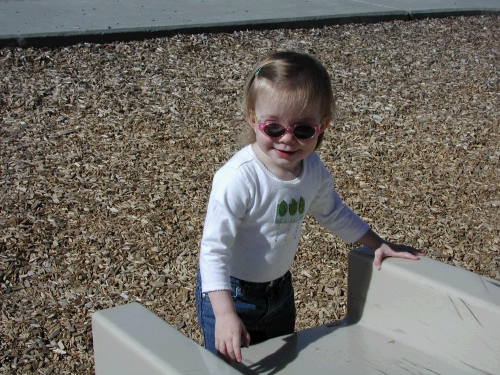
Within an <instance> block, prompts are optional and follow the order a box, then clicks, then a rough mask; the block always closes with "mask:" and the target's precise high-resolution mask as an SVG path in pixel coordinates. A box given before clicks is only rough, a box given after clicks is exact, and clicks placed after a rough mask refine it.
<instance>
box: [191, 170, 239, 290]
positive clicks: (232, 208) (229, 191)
mask: <svg viewBox="0 0 500 375" xmlns="http://www.w3.org/2000/svg"><path fill="white" fill-rule="evenodd" d="M248 197H249V193H248V187H247V186H246V184H245V183H244V181H243V179H241V178H240V177H239V174H238V173H237V171H235V170H234V169H231V168H222V169H220V170H219V171H218V172H217V173H216V174H215V176H214V180H213V183H212V191H211V193H210V198H209V202H208V207H207V214H206V217H205V224H204V229H203V236H202V240H201V245H200V272H201V279H202V291H203V292H211V291H216V290H228V289H230V288H231V284H230V281H229V273H230V259H231V256H232V254H231V249H232V246H233V243H234V239H235V238H236V233H237V228H238V226H239V224H240V223H241V220H242V218H243V217H244V215H245V212H246V207H247V202H248Z"/></svg>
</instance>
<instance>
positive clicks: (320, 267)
mask: <svg viewBox="0 0 500 375" xmlns="http://www.w3.org/2000/svg"><path fill="white" fill-rule="evenodd" d="M499 31H500V22H499V18H498V17H494V16H492V17H470V18H448V19H431V20H422V21H418V22H389V23H378V24H372V25H343V26H333V27H325V28H321V29H312V30H304V29H299V30H274V31H248V32H236V33H233V34H216V35H212V34H201V35H179V36H175V37H172V38H162V39H155V40H147V41H142V42H129V43H112V44H108V45H93V44H92V45H91V44H82V45H77V46H73V47H67V48H53V49H45V48H43V49H2V50H0V71H1V74H0V77H1V79H0V125H1V129H0V132H1V134H0V137H1V146H0V168H1V179H0V202H1V203H0V210H1V211H0V293H1V295H0V298H1V325H0V373H5V374H8V373H9V374H10V373H13V374H14V373H15V374H69V373H89V374H91V373H93V362H92V360H93V351H92V335H91V317H92V313H93V312H95V311H97V310H100V309H105V308H109V307H113V306H117V305H121V304H124V303H129V302H131V301H140V302H141V303H142V304H144V305H145V306H146V307H148V308H149V309H151V310H152V311H154V312H155V313H156V314H158V315H159V316H161V317H162V318H164V319H165V320H166V321H167V322H168V323H170V324H171V325H173V326H175V327H177V328H178V329H180V330H181V331H182V332H183V333H184V334H186V335H187V336H189V337H191V338H192V339H193V340H195V341H196V342H201V333H200V330H199V328H198V324H197V321H196V312H195V306H194V300H193V289H194V281H195V269H196V265H197V256H198V244H199V241H200V237H201V232H202V228H203V220H204V214H205V210H206V204H207V199H208V194H209V191H210V185H211V178H212V176H213V174H214V172H215V171H216V170H217V169H218V168H219V167H220V166H221V165H222V163H224V162H225V161H226V160H227V159H228V158H229V157H230V156H231V155H232V154H233V153H234V152H235V151H236V149H237V147H238V146H237V145H236V143H235V137H236V136H237V134H238V133H239V132H240V131H241V130H242V129H243V128H244V126H245V125H244V121H243V114H242V112H241V109H240V98H241V95H242V89H243V85H244V81H245V78H246V76H247V74H248V73H249V72H250V70H251V68H252V67H253V65H254V64H255V63H256V62H257V61H258V60H259V59H260V58H262V57H263V56H265V55H266V54H268V53H270V52H274V51H276V50H289V49H292V50H298V51H302V52H308V53H311V54H313V55H315V56H316V57H318V58H319V59H320V60H321V61H323V62H324V64H325V66H326V67H327V69H328V70H329V72H330V73H331V76H332V81H333V83H334V86H335V89H336V91H337V104H338V116H337V119H336V120H335V122H334V123H333V124H332V126H331V128H330V129H329V130H328V133H327V135H326V138H325V142H324V144H323V146H322V148H321V150H320V151H319V154H320V156H321V158H322V159H323V160H324V161H325V163H326V165H327V167H328V168H329V170H330V171H331V172H332V174H333V175H334V177H335V179H336V185H337V189H338V191H339V193H340V194H341V196H342V197H343V198H344V200H345V201H346V202H347V203H348V204H349V205H350V206H351V207H352V208H353V209H354V210H355V211H356V212H357V213H358V214H359V215H360V216H361V217H362V218H364V219H365V220H366V221H367V222H368V223H369V224H370V225H371V226H372V227H373V228H374V229H375V231H377V232H378V233H379V234H381V235H382V236H384V237H385V238H387V239H389V240H392V241H395V242H401V243H405V244H408V245H412V246H414V247H418V248H420V249H422V250H424V251H426V252H427V253H428V255H429V256H431V257H434V258H438V259H440V260H442V261H445V262H447V263H450V264H455V265H457V266H460V267H463V268H465V269H468V270H471V271H474V272H477V273H479V274H482V275H486V276H488V277H491V278H494V279H496V280H500V274H499V266H500V252H499V246H500V243H499V242H500V240H499V230H500V222H499V215H498V212H499V211H498V210H499V208H498V207H499V206H500V194H499V189H498V187H499V184H500V166H499V158H500V147H499V145H500V139H499V117H500V115H499V113H500V111H499V79H500V78H499V61H500V56H499V54H500V32H499ZM351 247H352V245H351V246H347V245H345V244H344V243H342V242H341V241H340V240H339V239H337V238H336V237H335V236H333V235H331V234H329V233H327V232H326V231H324V230H322V229H321V228H319V227H318V226H317V225H316V224H315V222H314V221H313V220H312V219H310V218H308V219H307V220H306V222H305V224H304V231H303V238H302V241H301V248H300V252H299V253H298V255H297V257H296V262H295V263H294V266H293V270H292V271H293V274H294V285H295V288H296V301H297V308H298V322H297V329H304V328H307V327H312V326H316V325H319V324H323V323H326V322H331V321H334V320H336V319H340V318H342V317H343V316H344V314H345V312H346V309H345V308H346V290H347V285H346V273H347V258H346V257H347V253H348V251H349V249H350V248H351ZM382 269H383V266H382Z"/></svg>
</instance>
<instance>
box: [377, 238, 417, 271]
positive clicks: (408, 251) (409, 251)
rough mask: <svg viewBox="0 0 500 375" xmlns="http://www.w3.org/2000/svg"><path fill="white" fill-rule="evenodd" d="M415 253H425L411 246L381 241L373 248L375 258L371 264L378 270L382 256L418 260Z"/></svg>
mask: <svg viewBox="0 0 500 375" xmlns="http://www.w3.org/2000/svg"><path fill="white" fill-rule="evenodd" d="M417 255H419V256H424V255H425V254H424V253H423V252H421V251H419V250H417V249H414V248H413V247H411V246H405V245H396V244H393V243H390V242H383V243H382V244H381V245H380V247H379V248H378V249H377V250H375V259H374V260H373V264H374V265H375V267H376V268H377V269H378V270H379V269H380V266H381V264H382V260H383V259H384V258H387V257H394V258H406V259H412V260H418V256H417Z"/></svg>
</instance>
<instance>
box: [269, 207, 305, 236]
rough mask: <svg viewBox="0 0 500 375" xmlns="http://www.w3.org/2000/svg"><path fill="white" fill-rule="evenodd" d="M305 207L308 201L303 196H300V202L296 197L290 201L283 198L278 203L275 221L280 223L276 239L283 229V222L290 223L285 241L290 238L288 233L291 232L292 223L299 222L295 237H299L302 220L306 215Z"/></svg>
mask: <svg viewBox="0 0 500 375" xmlns="http://www.w3.org/2000/svg"><path fill="white" fill-rule="evenodd" d="M305 207H306V201H305V200H304V198H303V197H300V199H299V201H298V202H297V201H296V200H295V199H292V200H291V201H290V202H288V203H287V202H286V201H285V200H281V201H280V202H279V203H278V206H277V207H276V217H275V219H274V222H275V223H277V224H278V232H277V233H276V237H275V239H274V240H275V241H277V240H278V234H279V232H280V229H281V224H288V230H287V235H286V237H285V242H286V240H287V239H288V234H289V233H290V228H291V226H292V223H297V224H296V228H295V238H296V237H297V233H298V230H299V225H300V222H301V220H302V218H303V217H304V210H305Z"/></svg>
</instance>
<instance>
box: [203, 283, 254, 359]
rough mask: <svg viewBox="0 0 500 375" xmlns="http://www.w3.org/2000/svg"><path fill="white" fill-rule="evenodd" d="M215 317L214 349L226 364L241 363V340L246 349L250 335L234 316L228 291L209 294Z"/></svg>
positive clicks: (235, 315)
mask: <svg viewBox="0 0 500 375" xmlns="http://www.w3.org/2000/svg"><path fill="white" fill-rule="evenodd" d="M208 297H209V298H210V303H211V305H212V308H213V310H214V315H215V349H216V350H217V352H218V353H219V354H220V355H221V357H222V358H224V360H225V361H226V362H228V363H231V361H236V362H241V360H242V356H241V340H242V339H243V344H244V345H245V346H246V347H248V345H250V335H249V334H248V332H247V330H246V329H245V326H244V325H243V323H242V322H241V319H240V318H239V317H238V315H237V314H236V310H235V308H234V303H233V299H232V297H231V292H230V291H229V290H218V291H215V292H209V293H208Z"/></svg>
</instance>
